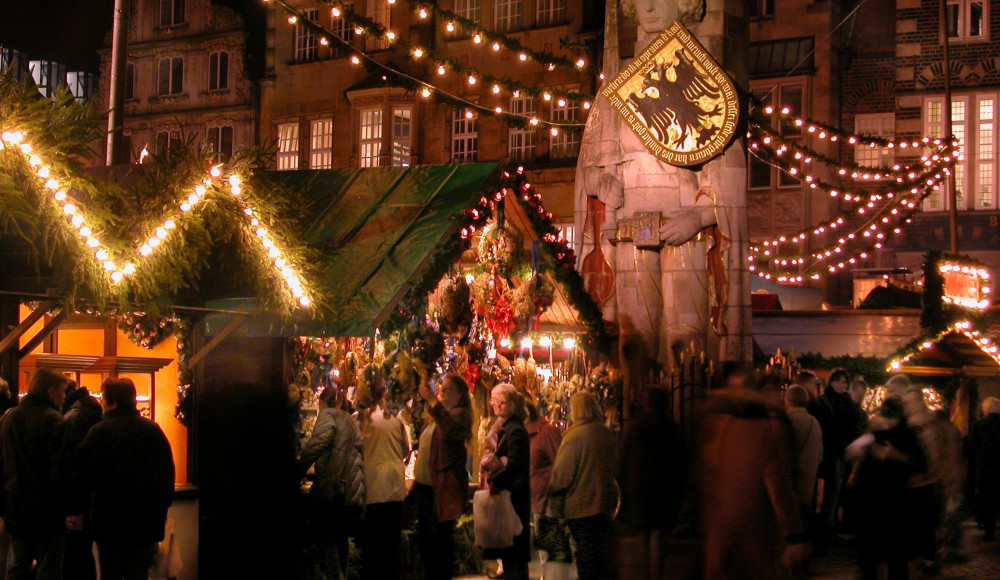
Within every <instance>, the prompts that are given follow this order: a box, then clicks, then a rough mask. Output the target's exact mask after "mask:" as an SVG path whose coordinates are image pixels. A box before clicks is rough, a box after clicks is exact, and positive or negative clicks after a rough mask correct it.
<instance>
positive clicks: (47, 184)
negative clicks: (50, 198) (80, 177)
mask: <svg viewBox="0 0 1000 580" xmlns="http://www.w3.org/2000/svg"><path fill="white" fill-rule="evenodd" d="M45 187H47V188H49V189H51V190H53V191H55V190H57V189H59V182H58V181H56V180H55V179H49V180H48V181H46V182H45Z"/></svg>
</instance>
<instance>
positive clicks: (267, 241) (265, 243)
mask: <svg viewBox="0 0 1000 580" xmlns="http://www.w3.org/2000/svg"><path fill="white" fill-rule="evenodd" d="M260 244H261V245H262V246H264V247H265V248H273V247H274V240H272V239H271V238H264V240H263V241H261V243H260Z"/></svg>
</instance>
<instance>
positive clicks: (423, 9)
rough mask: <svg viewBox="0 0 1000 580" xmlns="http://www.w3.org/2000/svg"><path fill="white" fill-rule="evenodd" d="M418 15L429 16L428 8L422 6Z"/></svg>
mask: <svg viewBox="0 0 1000 580" xmlns="http://www.w3.org/2000/svg"><path fill="white" fill-rule="evenodd" d="M417 16H419V17H420V18H427V9H426V8H421V9H420V11H418V12H417Z"/></svg>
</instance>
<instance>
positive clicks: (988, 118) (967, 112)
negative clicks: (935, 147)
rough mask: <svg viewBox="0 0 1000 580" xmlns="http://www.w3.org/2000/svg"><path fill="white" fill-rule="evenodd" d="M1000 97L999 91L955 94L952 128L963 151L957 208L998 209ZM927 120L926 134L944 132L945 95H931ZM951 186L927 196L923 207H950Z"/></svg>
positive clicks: (957, 171)
mask: <svg viewBox="0 0 1000 580" xmlns="http://www.w3.org/2000/svg"><path fill="white" fill-rule="evenodd" d="M997 99H998V95H997V94H996V93H979V94H972V95H963V96H958V97H952V102H951V123H952V125H951V130H952V133H953V134H954V135H955V140H956V141H958V148H959V150H960V151H961V153H962V159H961V160H959V161H958V162H957V163H956V164H955V170H954V175H953V176H952V179H954V180H955V194H956V195H955V197H956V207H957V209H960V210H964V209H983V210H994V209H996V208H997V183H996V181H997V180H996V175H997V170H998V168H997V142H996V138H997V102H998V101H997ZM923 120H924V132H925V134H927V135H928V136H930V137H941V136H942V135H943V131H944V129H943V127H944V99H943V98H941V97H930V98H928V99H926V100H925V101H924V112H923ZM947 183H948V182H947V181H945V184H947ZM949 189H950V187H942V188H941V189H940V190H938V191H934V192H932V193H931V194H930V195H929V196H927V197H926V198H925V199H924V202H923V209H924V210H925V211H940V210H945V209H949V207H950V204H949V203H948V195H947V192H948V190H949ZM966 192H968V193H969V195H966Z"/></svg>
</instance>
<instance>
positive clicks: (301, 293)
mask: <svg viewBox="0 0 1000 580" xmlns="http://www.w3.org/2000/svg"><path fill="white" fill-rule="evenodd" d="M292 295H293V296H295V297H296V298H302V297H303V296H305V290H303V289H302V287H301V286H296V287H294V288H292Z"/></svg>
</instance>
